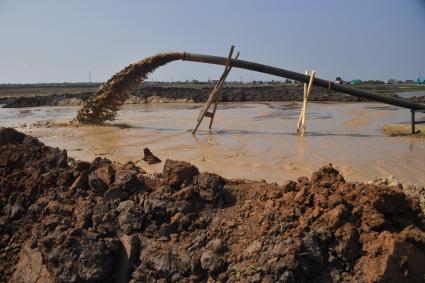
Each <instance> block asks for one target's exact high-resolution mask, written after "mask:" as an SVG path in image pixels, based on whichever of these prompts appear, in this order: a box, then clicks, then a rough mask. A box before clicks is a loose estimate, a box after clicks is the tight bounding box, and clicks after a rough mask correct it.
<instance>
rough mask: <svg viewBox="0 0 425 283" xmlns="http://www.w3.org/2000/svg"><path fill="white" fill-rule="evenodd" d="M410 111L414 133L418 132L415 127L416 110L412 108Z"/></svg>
mask: <svg viewBox="0 0 425 283" xmlns="http://www.w3.org/2000/svg"><path fill="white" fill-rule="evenodd" d="M410 112H411V113H412V135H414V134H416V129H415V124H416V121H415V110H413V109H411V110H410Z"/></svg>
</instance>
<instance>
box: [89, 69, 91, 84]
mask: <svg viewBox="0 0 425 283" xmlns="http://www.w3.org/2000/svg"><path fill="white" fill-rule="evenodd" d="M89 81H90V83H91V73H90V71H89Z"/></svg>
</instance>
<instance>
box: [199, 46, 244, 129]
mask: <svg viewBox="0 0 425 283" xmlns="http://www.w3.org/2000/svg"><path fill="white" fill-rule="evenodd" d="M234 48H235V46H233V45H232V47H231V48H230V51H229V56H228V58H227V62H226V66H225V68H224V71H223V74H222V75H221V77H220V79H219V81H218V82H217V84H216V85H215V87H214V89H213V91H212V92H211V94H210V95H209V97H208V99H207V102H206V103H205V105H204V107H203V108H202V110H201V112H200V113H199V116H198V122H197V124H196V126H195V129H193V131H192V134H195V133H196V131H197V130H198V128H199V126H200V125H201V123H202V120H203V119H204V117H205V116H206V117H209V118H210V119H211V120H210V124H209V129H211V127H212V123H213V121H214V116H215V112H216V110H217V104H218V96H219V94H220V91H221V89H222V87H223V85H224V81H225V80H226V78H227V75H228V74H229V73H230V70H231V69H232V66H230V62H231V61H232V55H233V50H234ZM238 58H239V52H238V54H237V55H236V57H235V59H234V60H237V59H238ZM212 103H214V108H213V112H208V110H209V108H210V106H211V104H212Z"/></svg>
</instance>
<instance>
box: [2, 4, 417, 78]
mask: <svg viewBox="0 0 425 283" xmlns="http://www.w3.org/2000/svg"><path fill="white" fill-rule="evenodd" d="M0 38H1V41H0V83H31V82H64V81H69V82H77V81H88V79H89V76H88V72H89V71H90V72H91V73H92V78H93V80H94V81H104V80H106V79H108V78H109V77H110V76H111V75H113V74H114V73H115V72H117V71H119V70H120V69H122V68H123V67H125V66H126V65H128V64H129V63H132V62H134V61H137V60H140V59H142V58H144V57H146V56H149V55H153V54H155V53H157V52H161V51H188V52H196V53H206V54H213V55H222V56H226V55H227V52H228V49H229V47H230V45H231V44H234V45H236V49H237V50H239V51H240V52H241V55H240V58H241V59H244V60H250V61H255V62H258V63H264V64H270V65H272V66H276V67H281V68H286V69H290V70H294V71H299V72H304V69H305V68H310V69H312V68H313V69H316V71H317V75H318V76H319V77H321V78H324V79H333V78H335V77H336V76H338V75H341V76H342V75H345V78H346V79H355V78H360V79H382V80H387V79H389V78H396V79H402V80H405V79H415V78H416V77H417V75H418V73H419V72H421V73H422V74H423V75H425V54H424V50H425V0H373V1H372V0H358V1H348V0H347V1H343V0H323V1H317V0H297V1H289V0H288V1H283V0H281V1H278V0H268V1H253V0H232V1H226V0H214V1H200V0H180V1H171V0H170V1H165V0H163V1H162V0H156V1H130V0H127V1H118V0H116V1H112V0H91V1H88V0H73V1H59V0H37V1H36V0H27V1H24V0H0ZM221 72H222V68H221V67H219V66H212V65H204V64H199V63H190V62H176V63H172V64H170V65H168V66H165V67H162V68H160V69H159V70H157V71H156V72H155V73H154V74H153V75H152V77H151V79H154V80H165V81H169V80H171V79H173V80H174V81H176V80H186V79H189V80H192V79H200V80H206V79H208V78H209V77H211V79H215V78H217V77H218V76H219V75H220V74H221ZM241 76H242V78H243V80H245V81H247V80H251V79H254V80H270V79H278V78H276V77H272V76H269V75H264V74H259V73H255V72H249V71H243V70H237V69H233V70H232V72H231V74H230V75H229V79H230V80H240V78H241Z"/></svg>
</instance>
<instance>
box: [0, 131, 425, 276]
mask: <svg viewBox="0 0 425 283" xmlns="http://www.w3.org/2000/svg"><path fill="white" fill-rule="evenodd" d="M0 146H1V148H0V149H1V150H0V205H1V206H0V231H1V233H0V234H1V238H0V261H1V264H0V278H1V279H0V280H1V281H4V282H7V281H12V282H18V281H25V282H29V281H32V282H35V281H36V280H39V281H43V282H53V281H55V282H82V281H84V282H100V281H102V282H126V281H130V282H153V281H160V282H207V281H209V282H214V281H228V282H236V281H238V282H239V281H247V282H275V281H280V282H334V281H350V280H351V281H360V282H388V281H394V282H423V279H424V272H423V270H424V269H425V232H424V227H425V226H424V216H423V213H422V211H421V210H420V207H419V204H418V202H417V200H416V199H415V198H414V197H409V196H407V195H406V194H405V193H404V191H403V187H402V186H401V185H396V186H388V185H385V184H379V185H375V184H363V183H350V182H346V181H345V180H344V177H343V176H342V175H341V174H340V173H339V172H338V171H337V170H336V169H335V168H334V167H333V166H332V165H326V166H324V167H322V168H320V169H319V170H318V171H316V172H314V173H313V175H312V177H311V178H307V177H300V178H298V180H297V181H289V182H287V183H286V184H284V185H281V186H279V185H276V184H268V183H266V182H254V181H246V180H227V179H224V178H222V177H220V176H218V175H216V174H211V173H206V172H201V173H200V172H199V170H198V169H197V168H196V167H195V166H193V165H191V164H189V163H186V162H180V161H173V160H167V161H166V162H165V164H164V169H163V172H162V174H159V175H157V176H156V177H149V176H147V175H146V174H145V173H144V171H143V170H141V169H140V168H139V167H137V166H136V165H135V164H134V163H131V162H128V163H125V164H119V163H114V162H111V161H109V160H107V159H102V158H96V159H95V160H93V161H92V162H83V161H75V160H73V159H70V158H68V157H67V153H66V151H63V150H60V149H57V148H51V147H47V146H45V145H43V144H42V143H41V142H39V141H38V140H36V139H35V138H32V137H30V136H27V135H24V134H22V133H19V132H17V131H15V130H13V129H11V128H2V129H0Z"/></svg>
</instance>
